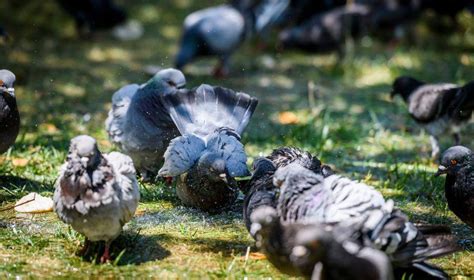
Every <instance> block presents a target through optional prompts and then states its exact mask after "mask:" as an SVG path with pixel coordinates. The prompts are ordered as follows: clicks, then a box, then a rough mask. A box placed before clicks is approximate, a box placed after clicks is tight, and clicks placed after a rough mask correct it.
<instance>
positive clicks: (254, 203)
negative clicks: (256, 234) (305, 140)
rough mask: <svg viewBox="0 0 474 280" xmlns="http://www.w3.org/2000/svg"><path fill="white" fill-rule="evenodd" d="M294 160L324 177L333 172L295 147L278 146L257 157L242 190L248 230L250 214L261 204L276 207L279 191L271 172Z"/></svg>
mask: <svg viewBox="0 0 474 280" xmlns="http://www.w3.org/2000/svg"><path fill="white" fill-rule="evenodd" d="M294 162H295V163H298V164H300V165H301V166H304V167H306V168H308V169H310V170H312V171H314V172H315V173H318V174H322V175H323V176H325V177H326V176H329V175H332V174H333V171H332V170H331V168H330V167H329V166H327V165H324V164H323V165H322V164H321V161H319V159H318V158H317V157H314V156H313V155H311V154H310V153H309V152H306V151H303V150H301V149H298V148H295V147H280V148H277V149H275V150H273V152H272V153H271V154H270V155H269V156H267V157H265V158H263V157H262V158H257V159H256V160H255V161H254V162H253V174H252V178H251V179H250V180H249V182H248V183H247V184H246V187H245V191H244V193H245V199H244V213H243V216H244V221H245V225H246V226H247V229H248V230H250V215H251V214H252V212H253V211H254V210H255V209H257V208H258V207H261V206H263V205H266V206H271V207H276V203H277V197H278V193H279V188H278V187H276V186H275V185H273V174H274V173H275V170H276V168H278V167H284V166H287V165H289V164H290V163H294Z"/></svg>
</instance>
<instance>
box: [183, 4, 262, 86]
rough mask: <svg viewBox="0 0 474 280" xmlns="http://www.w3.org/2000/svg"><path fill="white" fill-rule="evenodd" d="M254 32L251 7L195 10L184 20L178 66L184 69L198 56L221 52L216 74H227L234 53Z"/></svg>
mask: <svg viewBox="0 0 474 280" xmlns="http://www.w3.org/2000/svg"><path fill="white" fill-rule="evenodd" d="M242 2H247V1H242ZM250 2H251V1H250ZM243 6H246V5H243ZM252 32H253V16H252V15H251V11H250V9H248V8H247V7H242V6H240V5H237V4H234V5H220V6H216V7H210V8H206V9H203V10H199V11H196V12H193V13H192V14H190V15H188V16H187V17H186V19H185V20H184V25H183V32H182V36H181V43H180V48H179V52H178V54H177V55H176V60H175V64H176V67H177V68H178V69H182V68H183V67H184V66H185V65H186V64H188V63H190V62H191V61H193V60H194V59H196V58H198V57H202V56H217V57H218V59H219V63H218V65H217V66H216V68H215V70H214V75H215V76H217V77H222V76H225V75H227V74H228V72H229V65H228V64H229V58H230V56H231V55H232V53H233V52H234V51H235V50H236V49H237V48H238V47H239V46H240V44H241V43H242V42H243V41H244V40H245V39H246V38H247V37H249V36H250V35H251V33H252Z"/></svg>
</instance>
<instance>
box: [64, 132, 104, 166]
mask: <svg viewBox="0 0 474 280" xmlns="http://www.w3.org/2000/svg"><path fill="white" fill-rule="evenodd" d="M69 157H75V158H76V159H79V160H80V162H81V164H82V166H83V167H84V168H93V167H95V166H97V164H98V163H99V162H100V151H99V149H98V148H97V141H96V140H95V139H94V138H92V137H90V136H87V135H80V136H76V137H74V138H73V139H72V140H71V145H70V147H69V156H68V159H69Z"/></svg>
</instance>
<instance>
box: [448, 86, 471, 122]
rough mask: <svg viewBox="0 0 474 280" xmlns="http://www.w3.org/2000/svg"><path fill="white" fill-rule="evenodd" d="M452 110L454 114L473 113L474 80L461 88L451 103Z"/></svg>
mask: <svg viewBox="0 0 474 280" xmlns="http://www.w3.org/2000/svg"><path fill="white" fill-rule="evenodd" d="M451 104H452V105H451V107H450V111H451V112H452V113H454V114H462V115H466V114H471V113H472V111H474V81H471V82H469V83H467V84H465V85H464V86H463V87H461V88H459V90H458V91H457V93H456V95H455V96H454V99H453V101H452V103H451Z"/></svg>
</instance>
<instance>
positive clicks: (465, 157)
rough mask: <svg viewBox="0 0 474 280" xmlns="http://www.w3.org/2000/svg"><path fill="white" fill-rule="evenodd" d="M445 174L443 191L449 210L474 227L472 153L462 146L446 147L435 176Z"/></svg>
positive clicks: (473, 162)
mask: <svg viewBox="0 0 474 280" xmlns="http://www.w3.org/2000/svg"><path fill="white" fill-rule="evenodd" d="M441 174H446V182H445V185H444V191H445V194H446V200H447V201H448V206H449V209H451V211H453V212H454V214H456V216H458V217H459V218H460V219H461V220H462V221H463V222H465V223H466V224H468V225H469V226H470V227H471V228H473V229H474V154H473V153H472V151H471V150H470V149H468V148H466V147H463V146H454V147H451V148H449V149H447V150H446V151H445V152H444V153H443V156H442V157H441V164H440V165H439V167H438V172H437V173H436V175H437V176H439V175H441Z"/></svg>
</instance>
